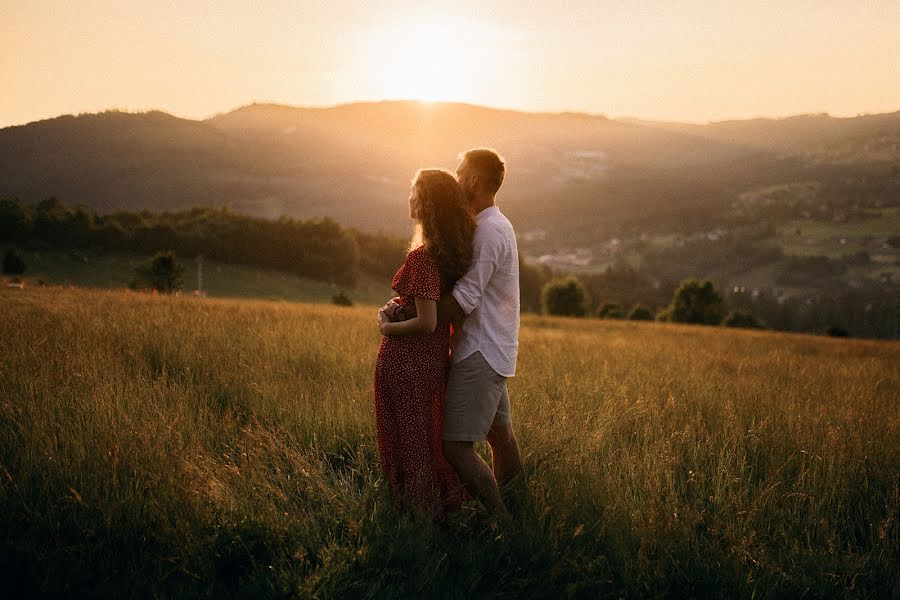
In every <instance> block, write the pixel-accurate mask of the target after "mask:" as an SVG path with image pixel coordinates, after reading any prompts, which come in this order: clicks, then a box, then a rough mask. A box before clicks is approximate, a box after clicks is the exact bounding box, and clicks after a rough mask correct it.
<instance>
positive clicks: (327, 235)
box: [0, 198, 406, 285]
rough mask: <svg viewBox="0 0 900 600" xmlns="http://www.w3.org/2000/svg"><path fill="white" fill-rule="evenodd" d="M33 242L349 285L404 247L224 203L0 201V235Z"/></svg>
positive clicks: (382, 269) (387, 268) (391, 262)
mask: <svg viewBox="0 0 900 600" xmlns="http://www.w3.org/2000/svg"><path fill="white" fill-rule="evenodd" d="M35 240H38V241H41V242H44V243H47V244H50V245H53V246H59V247H64V248H84V249H87V248H90V249H98V250H106V251H116V252H129V253H135V254H142V255H149V254H154V253H156V252H160V251H174V252H175V253H176V254H177V255H179V256H184V257H193V256H197V255H199V254H202V255H204V256H206V257H208V258H210V259H213V260H217V261H221V262H225V263H232V264H241V265H247V266H251V267H261V268H268V269H277V270H280V271H284V272H287V273H291V274H293V275H297V276H299V277H306V278H310V279H316V280H319V281H327V282H331V283H336V284H341V285H353V284H354V283H355V282H356V280H357V278H358V277H359V275H360V273H362V272H368V273H371V274H373V275H376V276H385V277H390V276H391V275H393V273H394V271H395V270H396V268H397V266H398V265H399V264H401V263H402V262H403V259H404V256H405V251H406V243H405V242H404V241H403V240H402V239H399V238H396V237H392V236H387V235H383V234H369V233H364V232H361V231H358V230H355V229H352V228H348V227H343V226H341V225H340V224H338V223H337V222H336V221H334V220H332V219H329V218H321V219H310V220H299V219H292V218H290V217H281V218H279V219H277V220H269V219H263V218H258V217H252V216H250V215H246V214H241V213H236V212H232V211H230V210H228V209H227V208H190V209H186V210H183V211H178V212H162V213H153V212H150V211H146V210H145V211H139V212H136V211H125V210H119V211H116V212H113V213H109V214H99V213H97V212H96V211H94V210H93V209H91V208H88V207H85V206H71V205H68V204H65V203H63V202H61V201H59V200H57V199H56V198H49V199H48V200H45V201H43V202H41V203H40V204H38V205H37V206H31V205H30V204H27V203H25V202H22V201H21V200H18V199H11V200H10V199H6V200H0V241H11V242H33V241H35Z"/></svg>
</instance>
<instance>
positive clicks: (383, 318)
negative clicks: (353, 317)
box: [378, 310, 391, 335]
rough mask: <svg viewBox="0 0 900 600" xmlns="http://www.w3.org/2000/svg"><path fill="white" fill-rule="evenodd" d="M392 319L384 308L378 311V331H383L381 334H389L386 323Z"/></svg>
mask: <svg viewBox="0 0 900 600" xmlns="http://www.w3.org/2000/svg"><path fill="white" fill-rule="evenodd" d="M390 322H391V319H390V318H389V317H388V316H387V314H386V313H385V312H384V310H379V311H378V331H380V332H381V335H387V332H386V331H385V325H386V324H388V323H390Z"/></svg>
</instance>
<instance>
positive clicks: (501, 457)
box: [487, 423, 524, 487]
mask: <svg viewBox="0 0 900 600" xmlns="http://www.w3.org/2000/svg"><path fill="white" fill-rule="evenodd" d="M487 441H488V444H490V445H491V462H492V463H493V465H494V477H496V479H497V482H498V483H499V484H500V486H501V487H503V486H506V485H508V484H510V483H513V482H516V481H517V480H519V479H522V480H524V477H522V475H523V471H522V454H521V452H520V451H519V443H518V442H517V441H516V434H515V433H513V429H512V424H510V423H506V424H498V425H493V426H491V429H490V431H488V435H487ZM522 483H524V481H522Z"/></svg>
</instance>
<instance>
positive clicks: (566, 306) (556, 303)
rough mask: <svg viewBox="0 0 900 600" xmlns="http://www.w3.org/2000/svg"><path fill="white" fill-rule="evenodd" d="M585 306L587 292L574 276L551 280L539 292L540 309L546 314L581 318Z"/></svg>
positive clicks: (585, 309) (584, 312)
mask: <svg viewBox="0 0 900 600" xmlns="http://www.w3.org/2000/svg"><path fill="white" fill-rule="evenodd" d="M587 306H588V294H587V290H586V289H585V288H584V285H583V284H582V283H581V281H580V280H579V279H578V278H577V277H575V276H574V275H569V276H568V277H559V278H556V279H552V280H550V281H548V282H547V283H546V284H545V285H544V288H543V290H541V307H542V308H543V311H544V312H545V313H546V314H550V315H562V316H568V317H583V316H584V315H585V314H587Z"/></svg>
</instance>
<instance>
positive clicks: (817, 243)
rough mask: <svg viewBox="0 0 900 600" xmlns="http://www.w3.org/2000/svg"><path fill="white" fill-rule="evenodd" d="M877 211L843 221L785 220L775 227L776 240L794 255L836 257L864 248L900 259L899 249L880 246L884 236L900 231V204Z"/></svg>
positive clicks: (871, 253)
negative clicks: (871, 215) (872, 215)
mask: <svg viewBox="0 0 900 600" xmlns="http://www.w3.org/2000/svg"><path fill="white" fill-rule="evenodd" d="M879 212H880V213H881V214H880V216H877V217H872V218H869V219H860V220H853V221H849V222H846V223H829V222H825V221H815V220H803V219H799V220H793V221H789V222H787V223H784V224H782V225H780V226H779V227H778V236H777V242H778V244H780V245H781V247H782V248H783V249H784V251H785V253H786V254H793V255H798V256H829V257H832V258H839V257H841V256H843V255H845V254H852V253H854V252H860V251H866V252H869V254H870V255H886V256H889V257H894V258H900V249H896V248H890V247H887V248H885V247H884V246H883V244H884V243H885V241H886V239H887V238H889V237H891V236H895V235H898V233H900V207H890V208H884V209H880V211H879ZM797 230H799V231H800V234H799V235H798V234H797ZM841 240H843V242H842V241H841Z"/></svg>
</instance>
